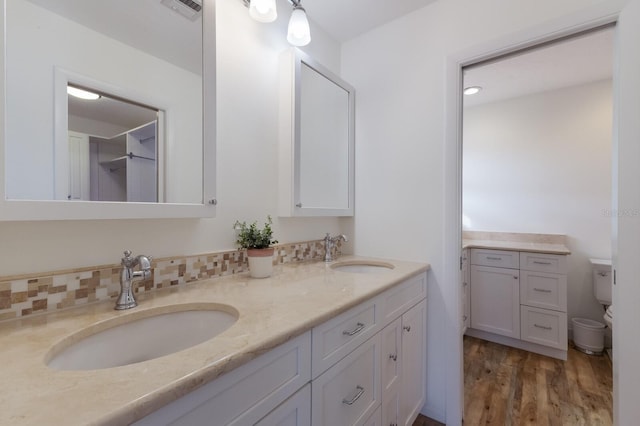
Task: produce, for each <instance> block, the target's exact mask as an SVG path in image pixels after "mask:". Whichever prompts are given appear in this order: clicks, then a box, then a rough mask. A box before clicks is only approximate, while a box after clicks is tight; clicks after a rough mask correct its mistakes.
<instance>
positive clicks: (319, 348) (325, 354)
mask: <svg viewBox="0 0 640 426" xmlns="http://www.w3.org/2000/svg"><path fill="white" fill-rule="evenodd" d="M378 317H379V314H378V305H376V303H375V301H373V300H371V301H369V302H365V303H363V304H362V305H358V306H356V307H355V308H353V309H350V310H348V311H347V312H344V313H342V314H340V315H338V316H337V317H335V318H333V319H332V320H329V321H327V322H325V323H323V324H320V325H319V326H317V327H314V328H313V330H311V338H312V346H313V355H312V361H311V371H312V376H313V377H314V378H315V377H317V376H319V375H320V374H322V372H323V371H325V370H326V369H327V368H329V367H330V366H331V365H333V364H335V363H336V362H337V361H338V360H340V359H341V358H342V357H344V356H345V355H346V354H348V353H349V352H351V351H352V350H354V349H355V348H356V347H357V346H358V345H360V344H362V343H363V342H364V341H365V340H367V339H368V338H369V337H371V336H373V335H374V334H375V333H377V332H378V330H379V329H380V327H379V325H378V323H379V318H378Z"/></svg>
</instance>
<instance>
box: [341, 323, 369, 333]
mask: <svg viewBox="0 0 640 426" xmlns="http://www.w3.org/2000/svg"><path fill="white" fill-rule="evenodd" d="M356 326H357V327H356V328H354V329H353V330H351V331H347V330H344V331H343V332H342V334H344V335H345V336H353V335H354V334H358V333H360V332H361V331H362V330H363V329H364V324H363V323H361V322H359V323H356Z"/></svg>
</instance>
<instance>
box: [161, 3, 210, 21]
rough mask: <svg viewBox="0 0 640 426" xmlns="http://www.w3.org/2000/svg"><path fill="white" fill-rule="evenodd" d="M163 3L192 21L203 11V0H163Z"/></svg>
mask: <svg viewBox="0 0 640 426" xmlns="http://www.w3.org/2000/svg"><path fill="white" fill-rule="evenodd" d="M161 3H162V4H163V5H165V6H167V7H168V8H169V9H171V10H173V11H174V12H178V13H179V14H180V15H182V16H184V17H185V18H187V19H189V20H191V21H195V20H196V19H198V17H200V14H201V13H202V0H162V2H161Z"/></svg>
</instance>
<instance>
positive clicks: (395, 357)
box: [389, 354, 398, 361]
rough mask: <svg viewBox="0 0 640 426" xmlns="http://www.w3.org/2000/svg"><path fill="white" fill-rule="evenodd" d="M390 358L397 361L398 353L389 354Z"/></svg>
mask: <svg viewBox="0 0 640 426" xmlns="http://www.w3.org/2000/svg"><path fill="white" fill-rule="evenodd" d="M389 359H392V360H394V361H397V360H398V354H389Z"/></svg>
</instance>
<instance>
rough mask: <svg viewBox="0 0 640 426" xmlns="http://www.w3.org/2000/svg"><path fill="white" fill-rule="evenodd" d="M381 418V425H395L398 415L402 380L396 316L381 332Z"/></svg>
mask: <svg viewBox="0 0 640 426" xmlns="http://www.w3.org/2000/svg"><path fill="white" fill-rule="evenodd" d="M380 334H381V337H382V355H381V356H380V364H381V373H380V378H381V383H382V420H383V423H382V424H383V425H387V426H388V425H397V424H398V418H399V415H400V382H401V381H402V319H401V318H398V319H397V320H395V321H394V322H392V323H391V324H389V325H388V326H386V327H385V328H384V329H383V330H382V331H381V332H380Z"/></svg>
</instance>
